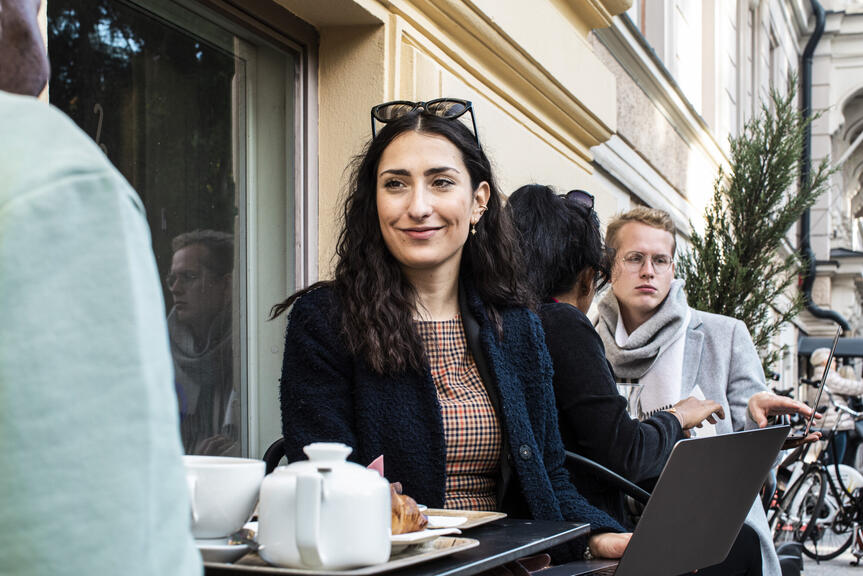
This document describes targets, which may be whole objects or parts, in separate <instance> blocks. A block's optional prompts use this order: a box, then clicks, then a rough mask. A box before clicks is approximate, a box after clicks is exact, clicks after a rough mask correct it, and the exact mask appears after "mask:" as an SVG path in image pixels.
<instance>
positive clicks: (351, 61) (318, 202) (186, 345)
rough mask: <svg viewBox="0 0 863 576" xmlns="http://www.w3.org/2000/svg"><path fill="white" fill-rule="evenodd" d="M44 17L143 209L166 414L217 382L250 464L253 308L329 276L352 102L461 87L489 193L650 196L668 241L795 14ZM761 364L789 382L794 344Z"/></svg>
mask: <svg viewBox="0 0 863 576" xmlns="http://www.w3.org/2000/svg"><path fill="white" fill-rule="evenodd" d="M825 3H826V0H825ZM833 4H841V5H842V6H830V7H829V10H830V12H829V18H828V33H827V34H826V39H825V41H823V42H822V43H821V44H820V45H819V49H818V52H817V53H816V56H817V58H816V70H817V73H816V91H815V93H816V100H815V105H816V108H819V109H825V110H829V113H828V114H826V115H825V116H824V117H822V119H821V120H820V121H819V124H818V125H817V127H816V129H815V130H814V133H815V142H816V144H815V146H814V153H815V155H821V156H823V155H824V154H832V155H834V156H836V155H840V154H845V152H846V151H849V150H850V151H851V152H849V153H848V155H849V159H848V160H847V162H846V163H845V164H844V165H843V166H844V167H843V169H842V171H841V172H839V173H837V175H836V176H835V177H834V182H835V186H833V188H832V190H834V191H835V194H833V196H831V198H830V199H827V200H825V201H824V202H826V203H825V204H823V206H822V204H819V206H818V209H819V210H822V211H823V212H824V217H823V218H821V217H820V216H819V217H813V242H814V240H815V238H816V234H817V238H818V242H820V244H817V246H816V253H817V254H818V258H819V260H824V261H825V262H828V263H826V264H823V265H821V266H820V267H819V274H822V273H823V276H824V278H825V279H826V280H823V279H821V278H820V277H819V284H818V285H817V288H818V289H817V290H816V294H818V295H819V296H818V298H820V299H821V300H823V301H824V302H826V303H829V305H830V306H838V308H839V309H842V310H844V309H845V308H848V307H850V308H853V310H854V311H858V312H857V313H856V314H855V313H850V312H849V313H848V314H847V315H848V316H849V317H853V318H854V320H855V322H856V321H857V320H858V318H859V316H860V314H859V307H860V304H859V291H858V285H859V278H860V274H861V270H863V268H861V267H863V253H859V252H858V250H861V247H860V241H861V228H860V227H859V225H858V224H857V220H856V216H857V214H861V213H863V200H861V199H860V198H863V196H860V195H859V189H860V182H861V171H862V170H861V165H863V164H861V163H863V156H861V154H863V152H861V148H860V147H858V146H857V144H855V142H858V141H859V138H858V135H859V134H860V133H861V131H863V104H861V102H863V99H861V96H859V94H858V90H859V87H858V84H863V82H861V81H859V79H860V78H863V75H860V74H859V73H856V72H855V71H854V69H853V67H854V66H856V65H857V61H858V60H859V57H858V56H857V54H858V53H859V51H857V50H858V46H863V42H860V41H859V38H858V36H857V35H858V34H860V33H861V32H863V31H861V28H863V25H861V21H860V20H858V18H863V16H861V15H858V13H857V12H855V11H854V6H850V5H851V4H853V3H852V2H839V1H838V0H837V1H835V2H833ZM43 12H44V20H43V21H44V23H45V31H46V38H47V43H48V50H49V54H50V56H51V60H52V67H53V77H52V80H51V83H50V85H49V88H48V90H47V92H46V94H44V95H43V98H45V99H47V100H48V101H50V102H51V103H52V104H53V105H55V106H57V107H59V108H60V109H61V110H63V111H64V112H66V113H67V114H69V115H70V116H71V117H72V118H73V119H74V120H75V121H76V122H77V123H78V124H79V126H81V127H82V129H84V130H85V131H86V132H87V133H88V134H90V135H91V136H92V137H93V139H94V140H95V141H96V142H97V143H99V145H100V146H101V147H102V149H103V150H104V151H105V153H106V154H107V156H108V157H109V158H110V159H111V161H112V162H113V163H114V164H115V165H116V166H117V167H118V169H119V170H120V171H121V172H122V173H123V174H124V176H125V177H126V178H127V179H128V180H129V181H130V182H131V183H132V185H133V186H134V187H135V188H136V190H137V191H138V193H139V194H140V195H141V197H142V199H143V200H144V203H145V206H146V208H147V212H148V218H149V222H150V228H151V232H152V236H153V247H154V251H155V253H156V256H157V262H158V265H159V268H160V271H161V272H162V273H163V274H164V275H165V277H166V285H165V305H166V314H168V315H169V323H171V322H172V318H173V323H172V324H171V325H172V326H173V327H174V328H173V329H175V330H176V333H173V332H172V341H174V340H176V342H175V344H176V346H175V349H174V351H175V362H176V363H177V366H178V368H182V369H183V370H184V374H185V376H184V379H182V380H181V379H179V378H178V382H177V388H178V395H179V398H180V406H181V411H184V417H185V416H187V415H193V414H194V413H195V411H196V410H202V409H212V406H211V405H209V404H207V405H206V406H205V405H203V404H201V401H200V398H201V397H202V396H201V394H204V395H206V394H211V395H212V394H216V392H213V391H212V390H210V389H209V388H208V386H210V382H211V381H212V380H213V379H214V378H217V377H218V378H220V379H223V380H226V381H228V382H229V386H228V387H227V388H225V389H223V390H222V391H221V392H219V394H222V395H225V396H226V397H225V398H221V399H219V401H217V402H215V405H217V406H222V407H227V408H225V409H224V410H227V411H228V412H229V413H224V414H216V415H214V417H213V423H212V430H211V431H210V432H211V434H212V435H213V437H221V436H227V437H229V438H230V439H231V440H232V442H233V445H234V446H235V447H238V449H239V451H240V453H243V454H248V455H251V456H260V455H261V454H262V453H263V451H264V450H265V449H266V447H267V445H268V444H269V443H270V442H271V441H272V440H273V439H275V438H276V437H277V436H278V435H279V434H280V422H279V408H278V401H277V400H278V382H279V376H280V367H281V358H282V347H283V338H284V330H285V319H284V317H282V318H280V319H278V320H276V321H269V320H268V314H269V310H270V308H271V307H272V306H273V305H274V304H275V303H277V302H279V301H280V300H282V299H283V298H284V297H286V296H287V295H288V294H290V293H292V292H293V291H294V290H296V289H299V288H302V287H305V286H307V285H309V284H311V283H312V282H314V281H316V280H318V279H323V278H327V277H328V276H329V275H330V273H331V270H332V264H333V262H332V258H333V254H334V250H335V243H336V238H337V234H338V229H339V228H338V227H339V210H340V208H341V200H342V198H343V193H344V186H345V182H346V177H347V173H348V169H347V167H348V166H349V164H350V162H351V159H352V158H353V157H354V156H355V155H356V154H358V153H360V152H361V151H362V149H363V146H364V144H365V143H366V142H367V141H368V140H369V138H370V136H371V124H370V123H371V118H370V114H369V111H370V108H371V107H372V106H373V105H375V104H378V103H380V102H384V101H388V100H411V101H425V100H429V99H433V98H438V97H443V96H451V97H459V98H464V99H467V100H470V101H472V102H473V106H474V111H475V115H476V122H477V130H478V132H479V138H480V140H481V142H482V144H483V148H484V149H485V150H486V151H487V153H488V155H489V157H490V158H491V160H492V162H493V164H494V166H495V169H496V173H497V175H498V178H499V180H500V181H499V185H500V187H501V190H503V191H505V192H510V191H512V190H514V189H516V188H517V187H518V186H521V185H523V184H526V183H531V182H539V183H545V184H551V185H554V186H557V187H558V188H559V189H560V190H561V191H565V190H569V189H572V188H584V189H587V190H590V191H591V192H593V193H594V195H595V196H596V207H597V210H598V212H599V214H600V217H601V218H602V219H603V220H606V219H608V218H609V217H610V216H611V215H613V214H614V213H616V212H618V211H621V210H625V209H627V208H629V207H630V206H632V205H634V204H648V205H651V206H656V207H660V208H663V209H666V210H668V211H669V212H670V213H671V214H672V215H673V217H674V219H675V222H676V223H677V225H678V227H679V230H680V233H681V237H682V238H683V240H684V243H685V239H686V238H687V237H688V236H689V234H690V225H692V226H696V227H697V226H700V225H701V221H702V215H703V213H704V208H705V206H706V205H707V202H708V200H709V198H710V195H711V192H712V187H713V182H714V180H715V178H716V174H717V172H718V169H719V167H720V166H722V165H725V164H727V161H728V160H727V152H728V136H730V135H736V134H738V133H740V131H741V130H742V127H743V125H744V124H745V122H746V121H747V120H748V119H749V118H751V117H752V116H753V114H756V113H757V112H758V110H759V109H760V106H761V104H762V103H763V102H765V101H766V100H767V97H768V91H769V89H770V88H771V87H777V88H780V89H781V88H782V87H783V86H784V82H785V78H786V77H787V74H788V73H789V72H793V71H794V70H796V69H797V67H798V64H799V57H800V53H801V51H802V46H803V45H804V44H805V41H806V39H807V35H808V34H809V31H810V28H811V26H812V24H811V16H812V9H811V7H810V5H809V2H808V0H807V1H804V0H760V1H759V0H704V1H703V2H702V1H691V0H531V1H530V2H526V1H520V0H313V1H312V0H243V1H241V0H87V1H85V0H46V2H43ZM855 74H856V76H857V79H856V80H855V78H854V75H855ZM840 78H841V80H840ZM855 82H858V84H855ZM837 106H838V108H837ZM858 143H859V142H858ZM825 221H826V222H827V224H824V222H825ZM831 222H842V223H843V224H842V226H841V227H840V228H841V232H837V233H835V235H834V232H833V231H832V230H833V228H831ZM824 226H826V228H825V227H824ZM196 231H204V235H205V236H206V235H207V234H209V233H210V232H215V233H217V234H221V235H228V236H229V237H230V238H231V239H232V247H233V261H232V262H231V263H230V264H229V266H228V267H227V269H228V270H229V272H227V273H226V272H225V266H220V267H218V268H219V269H220V270H221V271H220V272H219V273H215V271H214V269H215V267H214V265H213V262H212V261H211V259H210V258H209V257H208V254H209V255H210V256H211V254H210V253H209V252H208V251H207V250H202V251H199V252H200V253H201V254H203V256H200V257H199V259H198V260H193V261H191V263H190V262H189V258H187V257H185V256H187V255H188V254H189V252H188V251H187V252H182V250H183V248H178V245H179V244H182V242H181V241H178V240H177V238H187V239H188V237H189V236H188V233H190V232H191V233H196V234H198V236H200V233H198V232H196ZM184 234H185V235H186V236H184ZM198 236H195V234H193V235H192V237H193V238H197V237H198ZM822 236H823V237H824V238H823V239H822ZM789 249H793V242H791V243H790V244H789ZM837 250H839V252H837ZM834 261H838V262H841V265H839V266H835V265H833V264H832V262H834ZM184 266H185V267H186V268H183V267H184ZM855 266H856V268H855ZM825 282H827V288H826V292H823V290H824V285H825ZM219 283H221V284H219ZM216 285H224V286H228V287H229V289H227V290H222V291H220V292H219V293H218V294H219V297H218V301H219V302H220V303H221V308H219V307H218V306H216V307H214V310H215V311H212V312H210V314H212V318H218V319H219V322H215V321H214V320H213V319H212V318H210V317H205V318H203V319H200V322H201V323H203V324H204V325H206V326H210V328H209V329H208V330H203V331H201V330H198V331H197V333H196V332H195V331H194V330H191V329H189V328H188V326H185V325H184V324H183V322H184V320H183V319H182V318H181V316H183V315H180V314H178V310H177V308H178V306H177V304H178V303H180V304H181V305H183V304H184V303H185V302H186V300H188V299H189V298H193V297H197V298H200V299H206V298H210V300H212V299H213V298H214V297H213V296H212V295H213V287H214V286H216ZM818 290H821V291H822V292H819V291H818ZM190 294H191V295H192V296H189V295H190ZM825 294H826V295H825ZM837 299H838V300H837ZM840 301H841V302H840ZM843 307H845V308H843ZM843 313H846V312H843ZM172 315H173V316H172ZM186 316H188V314H187V315H186ZM817 325H818V323H817V322H814V321H811V319H806V318H803V319H801V320H800V322H799V324H798V325H796V326H790V327H789V329H788V330H787V333H784V334H783V335H782V338H781V341H782V342H781V343H785V344H789V345H790V346H791V350H792V354H793V349H794V345H795V343H796V338H797V337H798V333H799V331H800V330H801V329H802V330H805V331H807V332H813V333H814V332H817ZM213 326H218V327H219V329H218V330H216V329H215V328H213ZM181 336H182V337H181ZM184 338H185V340H184ZM214 357H218V358H220V359H221V360H220V361H219V363H218V365H216V364H214V362H215V361H214V360H213V358H214ZM214 375H215V376H214ZM782 378H783V380H787V381H789V382H791V381H793V380H794V379H795V378H796V363H795V362H794V361H793V358H792V357H791V356H789V357H788V358H787V359H784V360H783V364H782ZM209 445H224V444H218V443H215V444H213V443H209V444H205V446H209ZM186 448H187V450H188V451H191V452H200V451H207V450H206V449H204V448H200V447H198V446H193V445H187V446H186Z"/></svg>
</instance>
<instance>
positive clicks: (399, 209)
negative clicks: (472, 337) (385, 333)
mask: <svg viewBox="0 0 863 576" xmlns="http://www.w3.org/2000/svg"><path fill="white" fill-rule="evenodd" d="M489 194H490V192H489V186H488V182H485V181H483V182H481V183H480V184H479V186H477V187H476V189H475V190H474V188H473V187H472V186H471V181H470V175H469V174H468V172H467V168H466V167H465V165H464V161H463V160H462V159H461V153H460V152H459V150H458V148H456V147H455V146H454V145H453V144H452V143H451V142H450V141H449V140H447V139H446V138H444V137H442V136H433V135H425V134H422V133H420V132H405V133H404V134H402V135H401V136H399V137H398V138H396V139H395V140H394V141H393V143H392V144H390V146H389V147H388V148H387V149H386V150H385V151H384V153H383V155H382V156H381V161H380V168H379V173H378V182H377V209H378V219H379V221H380V227H381V234H382V235H383V238H384V243H385V244H386V247H387V249H388V250H389V251H390V253H391V254H392V255H393V257H395V259H396V260H397V261H398V262H399V264H400V265H401V268H402V272H403V273H404V274H405V275H406V276H407V277H408V279H409V281H410V282H411V284H413V285H414V286H416V285H417V284H418V283H426V282H428V281H430V280H431V279H432V278H438V279H444V280H445V279H447V278H454V277H457V275H458V269H459V266H460V264H461V254H462V249H463V247H464V244H465V242H466V241H467V237H468V228H469V225H473V226H475V225H476V224H477V223H478V222H479V220H480V218H481V217H482V213H483V212H484V210H485V207H486V204H487V203H488V198H489ZM450 303H451V304H455V300H452V301H451V302H450ZM425 304H431V302H426V303H425ZM453 312H455V310H440V311H435V312H432V311H431V310H427V309H426V310H424V311H421V312H420V314H421V315H422V316H423V317H426V316H428V315H431V316H432V318H431V319H441V320H443V319H447V318H449V317H451V316H452V313H453ZM439 315H442V316H443V317H442V318H435V317H436V316H439Z"/></svg>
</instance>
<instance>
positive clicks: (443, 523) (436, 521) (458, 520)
mask: <svg viewBox="0 0 863 576" xmlns="http://www.w3.org/2000/svg"><path fill="white" fill-rule="evenodd" d="M426 518H428V521H429V523H428V524H427V525H426V528H428V529H429V530H431V529H434V528H457V527H459V526H461V525H462V524H464V523H465V522H467V516H434V515H432V516H426Z"/></svg>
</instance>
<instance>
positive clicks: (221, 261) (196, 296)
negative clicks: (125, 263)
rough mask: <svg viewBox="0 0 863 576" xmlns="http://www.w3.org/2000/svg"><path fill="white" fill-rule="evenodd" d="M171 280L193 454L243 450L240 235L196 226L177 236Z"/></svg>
mask: <svg viewBox="0 0 863 576" xmlns="http://www.w3.org/2000/svg"><path fill="white" fill-rule="evenodd" d="M171 249H172V250H173V253H174V254H173V257H172V258H171V272H170V273H169V274H168V275H167V277H166V278H165V284H166V286H167V288H168V290H169V291H170V292H171V297H172V298H173V301H174V306H173V308H172V309H171V312H170V313H169V314H168V334H169V335H170V339H171V355H172V356H173V357H174V375H175V378H176V384H177V395H178V397H179V400H180V431H181V434H182V438H183V446H184V447H185V450H186V453H187V454H206V455H212V456H239V455H240V443H239V432H240V431H239V426H240V393H239V390H238V389H236V387H235V385H234V368H233V367H234V353H233V339H232V334H233V331H232V330H231V325H232V309H231V283H232V278H233V273H232V271H233V268H234V237H233V236H232V235H231V234H228V233H226V232H218V231H215V230H193V231H192V232H185V233H183V234H180V235H179V236H177V237H175V238H174V239H173V240H172V242H171Z"/></svg>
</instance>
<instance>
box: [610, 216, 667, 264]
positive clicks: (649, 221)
mask: <svg viewBox="0 0 863 576" xmlns="http://www.w3.org/2000/svg"><path fill="white" fill-rule="evenodd" d="M630 222H636V223H639V224H644V225H645V226H650V227H651V228H658V229H660V230H664V231H666V232H668V233H669V234H671V256H672V258H673V257H674V252H675V250H677V235H676V234H675V233H676V231H677V229H676V228H675V227H674V221H673V220H672V219H671V215H670V214H669V213H668V212H666V211H665V210H659V209H657V208H649V207H647V206H638V207H637V208H633V209H632V210H630V211H629V212H624V213H623V214H618V215H617V216H615V217H614V218H612V219H611V221H610V222H609V223H608V227H607V228H606V229H605V245H606V246H608V247H609V248H610V249H611V250H612V251H616V250H617V235H618V233H620V229H621V228H623V227H624V225H626V224H629V223H630Z"/></svg>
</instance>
